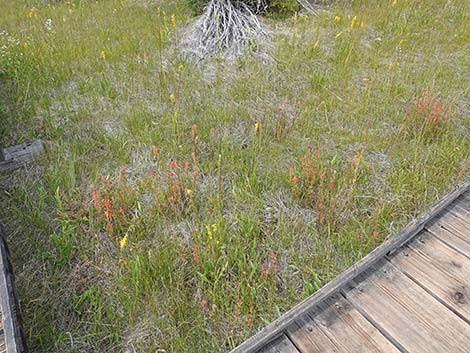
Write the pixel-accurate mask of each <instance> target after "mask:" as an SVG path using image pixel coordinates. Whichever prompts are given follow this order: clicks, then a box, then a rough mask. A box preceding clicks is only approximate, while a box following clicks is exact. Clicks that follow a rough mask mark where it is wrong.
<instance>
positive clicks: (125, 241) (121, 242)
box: [119, 233, 128, 249]
mask: <svg viewBox="0 0 470 353" xmlns="http://www.w3.org/2000/svg"><path fill="white" fill-rule="evenodd" d="M127 237H128V234H127V233H126V235H124V237H123V238H122V239H121V240H120V241H119V246H120V247H121V249H122V248H124V247H125V246H126V243H127Z"/></svg>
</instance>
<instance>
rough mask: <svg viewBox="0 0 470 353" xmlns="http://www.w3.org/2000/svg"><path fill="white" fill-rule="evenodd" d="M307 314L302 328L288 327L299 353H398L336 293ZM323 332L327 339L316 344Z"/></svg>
mask: <svg viewBox="0 0 470 353" xmlns="http://www.w3.org/2000/svg"><path fill="white" fill-rule="evenodd" d="M308 315H309V318H308V319H307V322H305V321H304V322H305V327H303V328H300V329H298V326H297V327H296V328H293V329H290V328H288V329H287V332H288V334H289V337H290V338H291V340H292V341H293V342H294V343H295V345H296V346H297V347H299V348H300V350H301V351H302V352H309V353H310V352H325V351H328V350H331V349H333V351H335V352H343V353H367V352H373V353H387V352H390V353H400V351H399V350H398V349H397V348H396V347H395V346H394V345H393V344H392V343H391V342H389V341H388V340H387V339H386V338H385V337H384V336H383V335H382V333H380V331H378V330H377V329H376V328H375V327H374V326H372V324H371V323H370V322H369V321H367V320H366V319H365V318H364V317H363V316H362V315H361V314H360V313H359V312H358V311H357V310H356V309H355V308H354V307H353V306H352V305H351V304H350V303H349V302H348V300H347V299H345V298H344V297H342V296H341V295H339V294H337V295H334V296H332V297H331V298H329V299H327V300H325V302H324V303H322V304H321V305H320V307H319V311H313V312H310V313H308ZM304 320H305V319H304ZM322 334H323V335H324V336H326V337H327V338H328V341H326V342H321V343H319V342H318V340H317V337H318V336H321V335H322ZM320 345H321V346H320ZM319 346H320V347H319ZM331 347H332V348H331Z"/></svg>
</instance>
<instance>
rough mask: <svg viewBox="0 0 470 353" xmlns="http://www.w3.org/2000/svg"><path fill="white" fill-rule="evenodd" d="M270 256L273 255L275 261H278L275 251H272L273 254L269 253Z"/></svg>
mask: <svg viewBox="0 0 470 353" xmlns="http://www.w3.org/2000/svg"><path fill="white" fill-rule="evenodd" d="M269 256H271V259H272V260H273V261H276V260H277V257H276V253H275V252H274V251H271V254H269Z"/></svg>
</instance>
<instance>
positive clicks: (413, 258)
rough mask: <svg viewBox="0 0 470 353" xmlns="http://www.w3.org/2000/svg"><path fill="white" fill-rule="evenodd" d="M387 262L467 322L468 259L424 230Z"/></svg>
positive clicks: (469, 300) (469, 309)
mask: <svg viewBox="0 0 470 353" xmlns="http://www.w3.org/2000/svg"><path fill="white" fill-rule="evenodd" d="M469 240H470V239H469ZM390 262H391V263H393V264H394V265H395V266H397V268H399V269H400V271H402V272H404V273H406V274H407V275H408V276H409V277H411V278H412V279H413V280H414V281H416V282H417V283H419V284H420V285H421V286H422V287H423V288H425V289H427V291H428V292H430V293H431V294H432V295H434V296H435V297H437V298H438V299H439V300H440V301H441V302H443V303H445V305H446V306H448V307H449V308H451V310H453V311H455V312H456V313H458V315H459V316H460V317H462V318H464V319H465V320H466V321H467V323H470V288H469V287H470V259H469V258H467V257H465V256H464V255H462V254H460V253H459V252H457V251H455V250H453V249H452V248H450V247H449V246H447V245H446V244H445V243H443V242H441V241H440V240H439V239H437V238H436V237H434V236H432V234H430V233H429V232H426V231H423V233H422V234H420V236H419V238H418V239H416V240H415V241H413V242H412V243H410V244H408V245H407V246H406V247H404V248H403V249H402V250H401V251H400V252H399V253H397V254H396V255H395V256H393V257H391V258H390ZM469 339H470V338H469Z"/></svg>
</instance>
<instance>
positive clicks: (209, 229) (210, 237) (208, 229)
mask: <svg viewBox="0 0 470 353" xmlns="http://www.w3.org/2000/svg"><path fill="white" fill-rule="evenodd" d="M206 229H207V235H208V236H209V239H210V240H212V230H211V227H209V226H206Z"/></svg>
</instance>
